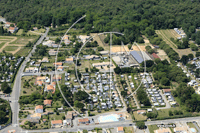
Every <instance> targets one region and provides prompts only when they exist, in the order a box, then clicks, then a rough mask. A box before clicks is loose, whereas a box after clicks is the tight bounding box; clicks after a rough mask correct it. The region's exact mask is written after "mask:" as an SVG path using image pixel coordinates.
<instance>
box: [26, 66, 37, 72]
mask: <svg viewBox="0 0 200 133" xmlns="http://www.w3.org/2000/svg"><path fill="white" fill-rule="evenodd" d="M25 72H27V73H36V72H39V69H38V68H37V67H28V68H26V69H25Z"/></svg>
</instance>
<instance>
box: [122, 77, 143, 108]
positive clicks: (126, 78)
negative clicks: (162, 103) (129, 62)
mask: <svg viewBox="0 0 200 133" xmlns="http://www.w3.org/2000/svg"><path fill="white" fill-rule="evenodd" d="M125 80H126V81H127V82H126V83H127V84H128V89H129V91H130V92H131V94H133V92H132V89H131V87H130V84H129V82H128V77H127V75H126V74H125ZM133 95H134V94H133ZM133 95H132V96H133ZM133 98H134V100H135V104H136V106H137V109H140V106H139V104H138V101H137V98H136V97H135V96H133Z"/></svg>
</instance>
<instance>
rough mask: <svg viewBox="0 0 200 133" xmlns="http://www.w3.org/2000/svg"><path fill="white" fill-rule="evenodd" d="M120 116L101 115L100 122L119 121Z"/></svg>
mask: <svg viewBox="0 0 200 133" xmlns="http://www.w3.org/2000/svg"><path fill="white" fill-rule="evenodd" d="M118 118H119V116H118V115H116V114H115V115H105V116H100V117H99V122H116V121H119V119H118Z"/></svg>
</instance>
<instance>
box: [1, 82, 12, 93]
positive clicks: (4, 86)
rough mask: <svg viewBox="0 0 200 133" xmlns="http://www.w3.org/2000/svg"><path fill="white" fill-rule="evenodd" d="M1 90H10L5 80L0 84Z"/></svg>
mask: <svg viewBox="0 0 200 133" xmlns="http://www.w3.org/2000/svg"><path fill="white" fill-rule="evenodd" d="M1 90H2V91H3V93H7V94H8V93H10V92H11V87H10V86H9V85H8V83H7V82H6V81H4V82H3V83H2V85H1Z"/></svg>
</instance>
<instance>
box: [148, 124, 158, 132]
mask: <svg viewBox="0 0 200 133" xmlns="http://www.w3.org/2000/svg"><path fill="white" fill-rule="evenodd" d="M148 128H149V131H150V133H154V130H157V129H158V127H157V125H149V126H148Z"/></svg>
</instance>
